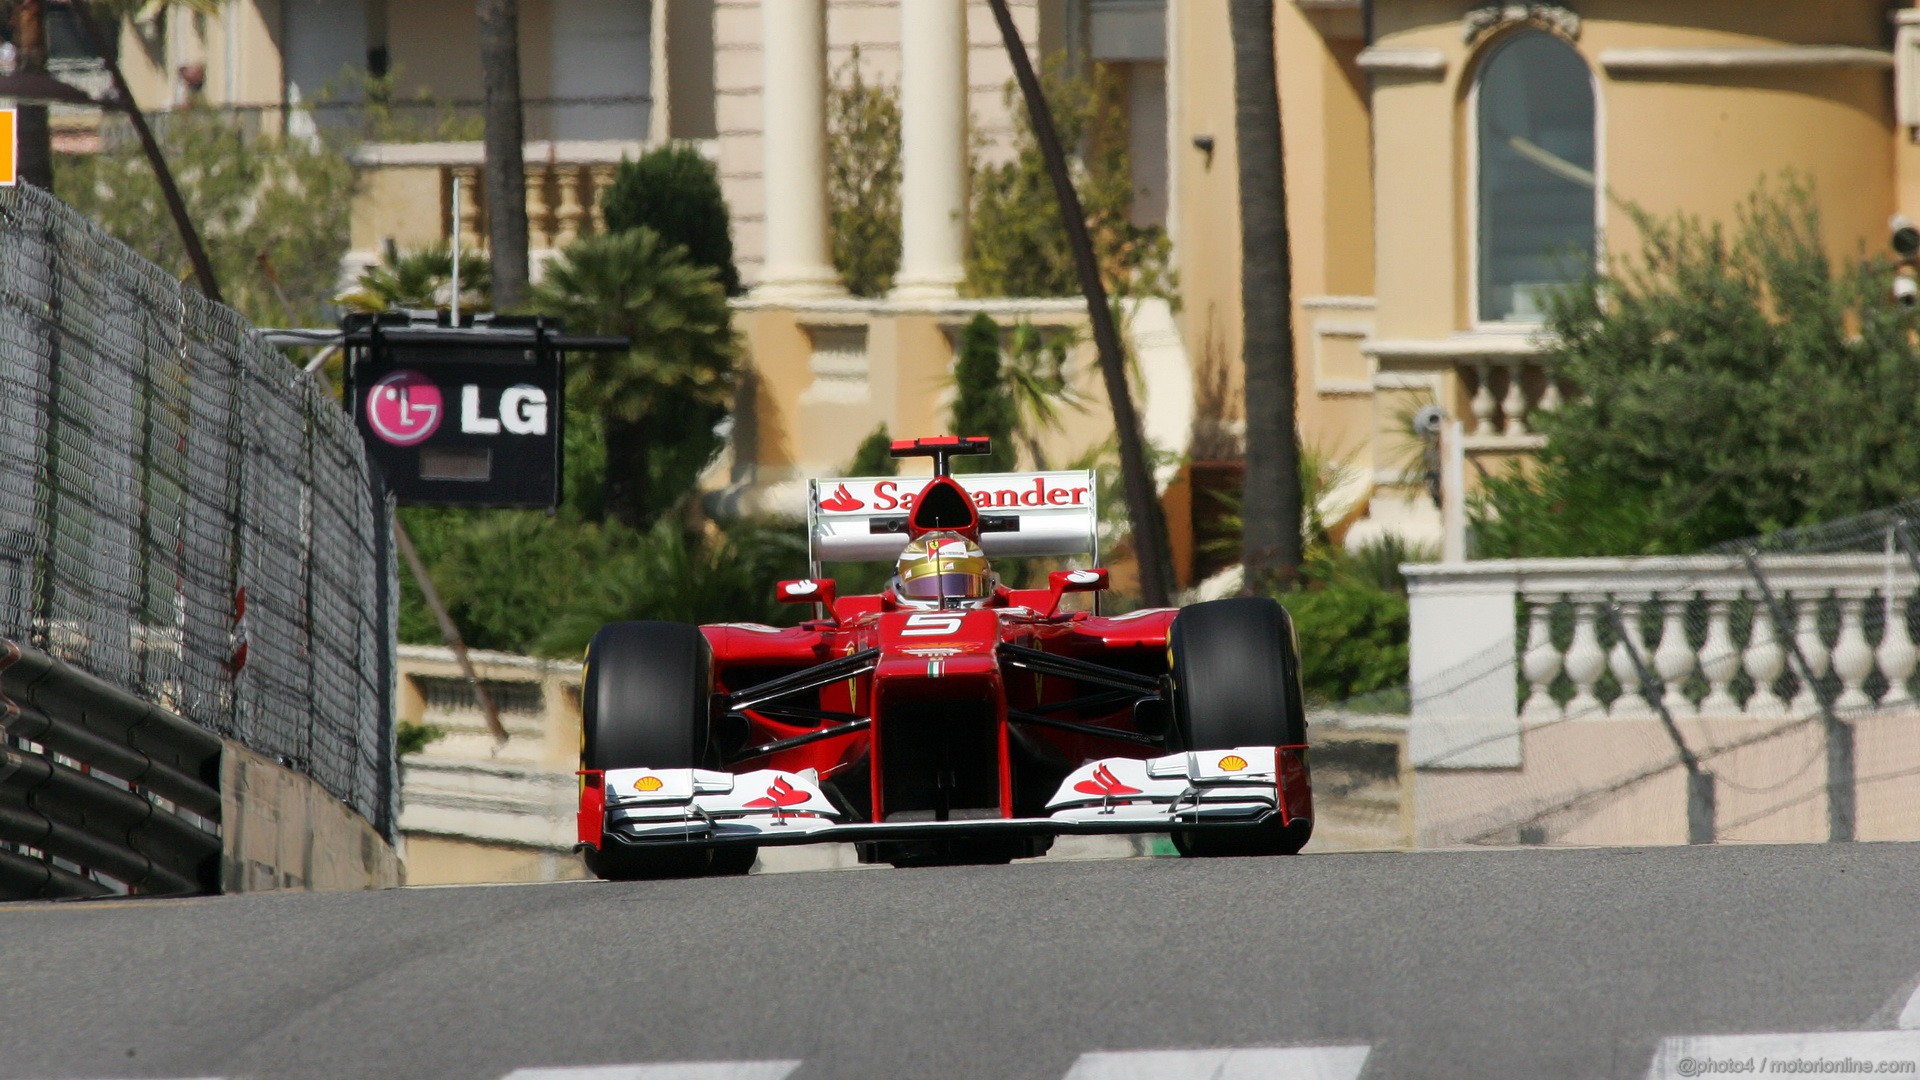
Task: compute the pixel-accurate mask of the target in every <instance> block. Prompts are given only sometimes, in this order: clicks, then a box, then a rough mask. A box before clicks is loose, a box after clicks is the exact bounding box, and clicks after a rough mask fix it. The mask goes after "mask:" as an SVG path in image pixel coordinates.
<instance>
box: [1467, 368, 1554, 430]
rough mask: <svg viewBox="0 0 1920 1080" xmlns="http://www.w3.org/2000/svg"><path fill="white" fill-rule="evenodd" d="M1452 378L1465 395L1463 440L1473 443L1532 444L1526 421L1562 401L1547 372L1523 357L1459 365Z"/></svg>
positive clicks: (1549, 369) (1529, 427) (1550, 372)
mask: <svg viewBox="0 0 1920 1080" xmlns="http://www.w3.org/2000/svg"><path fill="white" fill-rule="evenodd" d="M1455 374H1456V376H1457V377H1458V378H1459V380H1460V386H1461V388H1462V390H1463V392H1464V393H1466V394H1467V395H1468V409H1469V411H1470V415H1469V416H1468V417H1466V418H1465V420H1466V428H1467V436H1468V438H1470V439H1473V440H1475V441H1476V442H1478V443H1482V444H1486V443H1497V442H1510V441H1514V440H1523V439H1532V438H1534V431H1533V428H1532V426H1531V424H1530V420H1531V419H1532V417H1533V416H1534V415H1535V414H1537V413H1547V412H1552V411H1553V410H1555V409H1557V408H1559V407H1560V403H1561V401H1562V395H1561V390H1560V383H1559V379H1558V378H1557V377H1556V376H1555V374H1554V372H1553V369H1552V368H1550V367H1547V366H1546V365H1544V364H1541V363H1540V362H1538V361H1536V360H1532V359H1528V358H1525V357H1519V356H1510V357H1479V358H1475V359H1471V360H1461V361H1459V362H1458V364H1457V366H1456V371H1455Z"/></svg>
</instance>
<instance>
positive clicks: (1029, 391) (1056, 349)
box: [1000, 322, 1087, 471]
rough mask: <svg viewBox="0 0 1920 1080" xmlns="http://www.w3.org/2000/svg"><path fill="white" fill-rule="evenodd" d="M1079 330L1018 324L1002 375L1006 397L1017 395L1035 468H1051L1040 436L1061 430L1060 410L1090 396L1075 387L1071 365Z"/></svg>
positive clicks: (1082, 407) (1079, 407) (1083, 404)
mask: <svg viewBox="0 0 1920 1080" xmlns="http://www.w3.org/2000/svg"><path fill="white" fill-rule="evenodd" d="M1076 336H1077V335H1076V334H1075V332H1074V331H1073V330H1071V329H1059V330H1054V331H1052V332H1048V331H1044V330H1042V329H1040V328H1039V327H1037V326H1035V325H1033V324H1032V323H1030V322H1019V323H1016V324H1014V327H1013V332H1012V334H1010V335H1009V339H1010V340H1009V341H1008V344H1007V354H1006V356H1005V357H1003V358H1002V361H1001V365H1000V374H1001V377H1002V378H1003V379H1005V381H1006V392H1007V396H1008V397H1010V398H1012V399H1013V407H1014V411H1015V414H1016V415H1017V416H1018V417H1019V423H1018V424H1016V425H1015V430H1016V431H1017V432H1018V434H1019V437H1020V441H1021V442H1024V443H1026V446H1027V455H1028V457H1030V458H1031V459H1032V460H1033V467H1034V468H1036V469H1039V470H1041V471H1045V470H1047V469H1049V468H1052V465H1051V464H1050V463H1049V462H1048V460H1047V454H1046V450H1045V448H1044V447H1042V446H1041V445H1040V437H1041V435H1042V434H1044V433H1047V432H1053V431H1059V430H1060V415H1061V409H1062V408H1063V407H1064V408H1068V409H1072V410H1073V411H1075V412H1085V411H1086V410H1087V396H1086V395H1085V394H1083V393H1081V392H1080V390H1079V388H1078V387H1076V386H1074V384H1073V378H1072V375H1071V373H1070V372H1069V371H1068V370H1067V357H1068V355H1069V350H1070V349H1071V348H1072V347H1073V346H1074V344H1076V342H1075V340H1074V339H1075V337H1076Z"/></svg>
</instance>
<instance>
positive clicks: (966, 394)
mask: <svg viewBox="0 0 1920 1080" xmlns="http://www.w3.org/2000/svg"><path fill="white" fill-rule="evenodd" d="M953 381H954V384H955V385H954V390H955V392H954V396H953V417H952V420H953V434H955V435H962V436H965V435H985V436H987V437H988V438H990V439H992V440H993V453H991V454H983V455H980V456H978V457H958V458H954V459H953V471H954V472H966V473H990V472H1005V471H1007V470H1008V469H1011V468H1013V466H1014V463H1015V460H1016V458H1017V457H1018V452H1017V451H1016V450H1015V448H1014V445H1013V429H1014V426H1015V425H1016V424H1018V423H1019V421H1020V417H1019V415H1018V414H1017V413H1016V412H1015V410H1014V404H1013V398H1012V397H1011V396H1009V395H1008V393H1007V387H1006V384H1005V381H1004V379H1003V378H1002V376H1001V372H1000V326H999V324H997V323H995V322H994V321H993V319H992V317H990V316H989V315H987V314H986V313H985V312H981V313H980V314H978V315H975V316H974V317H973V321H972V322H969V323H968V324H967V329H966V332H965V333H963V334H962V335H961V337H960V357H959V359H958V360H957V361H956V362H955V364H954V372H953Z"/></svg>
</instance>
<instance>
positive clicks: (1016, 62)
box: [991, 0, 1173, 607]
mask: <svg viewBox="0 0 1920 1080" xmlns="http://www.w3.org/2000/svg"><path fill="white" fill-rule="evenodd" d="M991 4H992V7H993V18H994V21H995V22H997V23H998V24H999V25H1000V37H1001V39H1002V40H1003V41H1004V42H1005V43H1006V47H1007V59H1008V60H1009V61H1011V62H1012V64H1013V76H1014V80H1015V81H1016V82H1018V83H1019V84H1020V96H1021V97H1023V98H1025V99H1026V105H1027V119H1028V123H1030V124H1031V125H1032V127H1033V138H1034V141H1035V142H1036V143H1038V144H1039V146H1040V156H1041V157H1043V158H1045V159H1046V163H1047V175H1048V176H1049V177H1050V178H1051V179H1052V181H1053V193H1054V196H1055V198H1057V199H1058V200H1059V202H1060V220H1061V223H1062V224H1063V225H1065V226H1066V229H1067V240H1068V243H1069V246H1071V247H1072V249H1073V265H1074V269H1075V270H1076V271H1077V272H1078V274H1079V277H1080V291H1081V292H1082V293H1083V294H1085V296H1086V298H1087V318H1088V321H1089V322H1091V323H1092V324H1093V343H1094V348H1095V350H1096V351H1097V352H1098V353H1099V356H1100V374H1101V375H1102V376H1103V378H1104V381H1105V383H1106V390H1107V401H1108V403H1109V404H1110V405H1111V406H1112V408H1113V426H1114V430H1115V433H1116V435H1117V437H1118V439H1119V444H1120V477H1121V480H1122V482H1123V484H1124V486H1125V488H1126V494H1127V516H1128V517H1130V518H1132V519H1133V550H1134V557H1135V558H1136V559H1137V560H1138V561H1139V563H1140V600H1141V603H1143V604H1145V605H1146V606H1147V607H1165V606H1166V605H1167V603H1168V602H1169V600H1170V599H1171V598H1172V595H1173V555H1172V553H1171V552H1170V551H1169V550H1168V548H1167V528H1166V522H1165V521H1163V520H1162V519H1161V515H1160V497H1159V494H1158V492H1157V491H1156V490H1155V488H1154V483H1153V472H1152V469H1151V468H1150V467H1149V466H1148V464H1147V447H1146V439H1145V438H1143V437H1142V435H1141V433H1140V416H1139V413H1137V412H1136V411H1135V410H1134V407H1133V392H1132V390H1131V389H1130V388H1129V387H1128V386H1127V361H1126V354H1125V353H1124V352H1123V351H1122V350H1121V347H1120V330H1119V327H1118V326H1116V325H1115V323H1114V318H1113V308H1112V306H1111V305H1110V304H1108V302H1107V287H1106V284H1105V283H1104V282H1102V281H1101V280H1100V267H1099V264H1098V263H1097V262H1095V260H1094V254H1093V238H1092V237H1091V236H1090V235H1088V233H1087V215H1086V211H1085V210H1084V209H1082V207H1081V205H1080V193H1079V192H1077V191H1075V190H1074V187H1073V178H1072V176H1071V175H1070V174H1069V173H1068V172H1067V155H1066V152H1065V151H1064V150H1062V149H1061V146H1060V136H1059V134H1058V133H1057V132H1056V131H1055V130H1054V126H1053V114H1052V112H1051V111H1049V110H1048V108H1047V99H1046V96H1045V95H1044V94H1042V93H1041V91H1040V80H1039V79H1038V78H1036V77H1035V76H1034V73H1033V62H1032V61H1031V60H1029V59H1028V58H1027V48H1026V45H1025V44H1024V43H1023V42H1022V41H1021V40H1020V30H1019V28H1018V27H1016V26H1014V24H1013V15H1012V14H1011V13H1009V12H1008V11H1007V0H991Z"/></svg>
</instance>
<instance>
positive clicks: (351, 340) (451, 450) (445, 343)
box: [341, 312, 625, 510]
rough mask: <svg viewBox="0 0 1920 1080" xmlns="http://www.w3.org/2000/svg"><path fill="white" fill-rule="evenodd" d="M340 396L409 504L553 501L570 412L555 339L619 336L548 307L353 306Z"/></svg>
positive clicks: (588, 342)
mask: <svg viewBox="0 0 1920 1080" xmlns="http://www.w3.org/2000/svg"><path fill="white" fill-rule="evenodd" d="M341 330H342V334H343V340H344V343H345V345H346V347H347V350H348V364H347V379H346V383H345V388H344V393H345V396H346V402H345V404H346V406H347V409H348V411H349V412H350V413H352V415H353V419H354V424H355V425H356V426H357V427H358V428H359V429H360V437H361V438H362V439H363V440H364V441H365V443H366V447H367V456H368V458H369V459H371V460H372V462H373V463H374V464H375V466H376V467H378V468H379V469H380V471H381V473H382V474H383V476H384V479H385V482H386V486H387V490H389V491H391V492H393V494H394V496H395V498H396V499H397V500H398V501H399V502H400V503H401V504H402V505H407V506H472V507H519V508H541V509H548V510H551V509H553V508H555V507H557V506H558V505H559V504H560V496H561V479H562V475H563V470H562V467H561V447H562V446H563V445H564V441H565V440H564V435H565V430H564V429H565V422H566V399H565V391H566V381H565V374H566V373H565V365H564V362H563V360H562V350H564V349H569V348H614V347H623V346H624V344H625V342H624V341H621V340H619V339H606V338H568V337H566V336H564V335H562V334H561V332H560V330H561V328H560V324H559V323H558V322H556V321H555V320H552V319H545V318H533V317H524V318H522V317H513V318H510V317H506V316H501V317H497V318H491V317H488V316H484V315H483V316H481V317H479V318H478V319H469V320H463V325H461V326H458V327H455V326H452V325H451V324H450V320H449V319H448V316H447V315H446V314H445V313H433V312H421V313H396V314H386V315H380V316H368V315H351V316H348V317H347V319H346V321H345V322H344V323H343V324H342V327H341Z"/></svg>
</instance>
